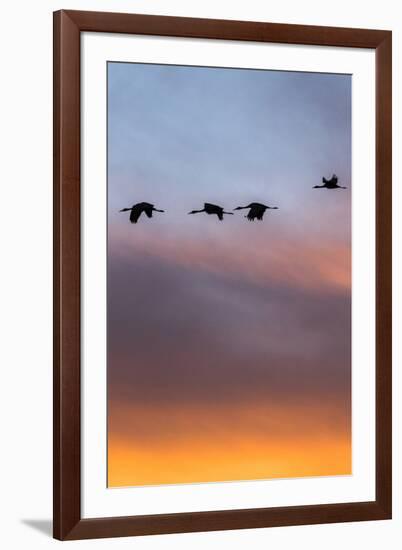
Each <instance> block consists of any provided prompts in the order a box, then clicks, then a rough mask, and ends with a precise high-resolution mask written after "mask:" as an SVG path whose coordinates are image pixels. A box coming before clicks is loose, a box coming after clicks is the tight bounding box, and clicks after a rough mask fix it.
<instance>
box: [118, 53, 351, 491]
mask: <svg viewBox="0 0 402 550" xmlns="http://www.w3.org/2000/svg"><path fill="white" fill-rule="evenodd" d="M107 72H108V75H107V81H108V84H107V86H108V89H107V121H108V130H107V132H108V133H107V151H108V153H107V155H108V191H107V193H108V195H107V198H108V245H107V246H108V252H107V258H108V260H107V261H108V273H107V277H108V280H107V405H108V418H107V422H108V429H107V433H108V471H107V480H108V487H125V486H126V487H129V486H144V485H161V484H181V483H204V482H219V481H239V480H257V479H274V478H297V477H307V476H340V475H350V474H351V473H352V469H351V468H352V466H351V464H352V460H351V459H352V443H351V185H352V181H351V75H347V74H328V73H308V72H286V71H269V70H255V69H243V68H242V69H239V68H215V67H196V66H174V65H157V64H155V65H153V64H141V63H122V62H109V63H108V67H107Z"/></svg>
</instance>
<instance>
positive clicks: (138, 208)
mask: <svg viewBox="0 0 402 550" xmlns="http://www.w3.org/2000/svg"><path fill="white" fill-rule="evenodd" d="M120 212H131V213H130V222H131V223H137V221H138V218H139V217H140V216H141V214H142V213H143V212H145V214H146V215H147V216H148V218H152V212H164V210H158V209H157V208H155V207H154V205H153V204H150V203H149V202H138V203H137V204H134V205H133V206H132V207H131V208H123V209H122V210H120Z"/></svg>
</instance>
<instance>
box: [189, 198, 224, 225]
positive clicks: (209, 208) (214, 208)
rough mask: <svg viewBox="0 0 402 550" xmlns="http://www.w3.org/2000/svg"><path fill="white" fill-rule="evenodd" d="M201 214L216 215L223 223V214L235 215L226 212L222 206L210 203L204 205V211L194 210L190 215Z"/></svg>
mask: <svg viewBox="0 0 402 550" xmlns="http://www.w3.org/2000/svg"><path fill="white" fill-rule="evenodd" d="M200 212H205V213H206V214H216V215H217V216H218V218H219V219H220V220H221V221H222V220H223V214H231V215H233V212H225V211H224V210H223V208H222V206H218V205H217V204H211V203H209V202H205V203H204V208H203V209H202V210H192V211H191V212H189V214H199V213H200Z"/></svg>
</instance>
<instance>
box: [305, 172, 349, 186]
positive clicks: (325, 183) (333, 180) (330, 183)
mask: <svg viewBox="0 0 402 550" xmlns="http://www.w3.org/2000/svg"><path fill="white" fill-rule="evenodd" d="M313 189H347V188H346V187H342V186H341V185H338V176H336V175H335V174H333V175H332V178H331V179H330V180H327V179H326V178H322V185H314V187H313Z"/></svg>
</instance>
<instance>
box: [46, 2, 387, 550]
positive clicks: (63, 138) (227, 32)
mask: <svg viewBox="0 0 402 550" xmlns="http://www.w3.org/2000/svg"><path fill="white" fill-rule="evenodd" d="M84 31H91V32H112V33H129V34H142V35H144V34H145V35H161V36H176V37H192V38H205V39H208V38H209V39H211V38H212V39H221V40H248V41H257V42H279V43H286V44H310V45H325V46H345V47H354V48H373V49H375V56H376V499H375V501H373V502H353V503H340V504H323V505H313V506H311V505H309V506H290V507H281V508H258V509H241V510H222V511H213V512H196V513H180V514H158V515H141V516H127V517H111V518H107V517H106V518H99V519H81V506H80V494H81V470H80V456H81V452H80V437H81V434H80V423H81V422H80V418H81V417H80V109H81V106H80V34H81V32H84ZM391 59H392V34H391V32H390V31H380V30H365V29H350V28H334V27H313V26H302V25H283V24H272V23H256V22H245V21H226V20H212V19H189V18H181V17H160V16H150V15H133V14H122V13H101V12H84V11H70V10H67V11H65V10H62V11H58V12H55V13H54V537H55V538H57V539H61V540H71V539H86V538H96V537H118V536H130V535H148V534H158V533H182V532H191V531H213V530H222V529H245V528H256V527H271V526H283V525H302V524H313V523H333V522H345V521H365V520H381V519H389V518H391V509H392V462H391V460H392V459H391V454H392V453H391V444H392V443H391V154H392V152H391V138H392V135H391V93H392V90H391Z"/></svg>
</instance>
